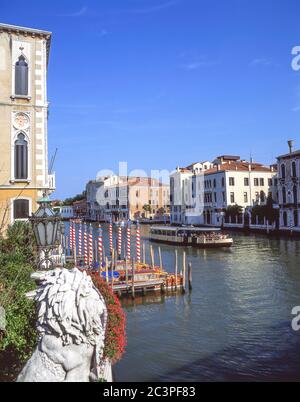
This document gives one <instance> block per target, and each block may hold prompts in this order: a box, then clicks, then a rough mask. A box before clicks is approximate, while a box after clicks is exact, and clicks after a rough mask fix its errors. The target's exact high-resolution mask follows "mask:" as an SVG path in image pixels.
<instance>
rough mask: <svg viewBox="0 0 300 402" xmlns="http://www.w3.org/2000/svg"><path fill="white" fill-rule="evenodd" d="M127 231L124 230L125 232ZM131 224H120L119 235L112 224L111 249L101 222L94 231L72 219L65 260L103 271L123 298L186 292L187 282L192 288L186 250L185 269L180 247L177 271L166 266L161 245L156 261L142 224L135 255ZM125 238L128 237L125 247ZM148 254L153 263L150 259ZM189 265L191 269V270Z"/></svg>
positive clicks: (96, 271)
mask: <svg viewBox="0 0 300 402" xmlns="http://www.w3.org/2000/svg"><path fill="white" fill-rule="evenodd" d="M123 232H124V233H123ZM132 236H133V235H132V231H131V225H130V224H128V225H127V227H125V228H123V227H121V226H119V227H118V228H117V231H116V236H115V238H114V236H113V227H112V224H110V225H109V228H108V239H107V240H108V244H109V252H108V254H106V250H105V248H104V245H103V233H102V228H101V225H98V226H97V229H96V230H93V228H92V226H91V225H90V224H89V225H87V224H86V223H85V222H81V221H78V220H76V221H71V222H70V230H69V236H64V239H63V240H64V241H63V242H62V244H64V245H65V247H64V253H65V255H66V256H65V259H64V262H65V264H66V265H67V266H76V267H79V268H82V269H86V270H90V271H91V272H93V273H95V274H99V275H100V276H101V277H102V278H103V280H105V281H106V282H107V284H108V286H110V287H111V289H112V290H113V292H114V293H115V294H117V295H118V296H119V297H122V296H125V295H130V296H131V297H132V298H135V295H136V294H146V293H149V292H160V293H165V292H174V293H175V292H176V293H177V292H181V293H185V290H186V281H188V289H189V290H190V291H191V290H192V285H191V264H190V263H189V264H187V261H186V253H184V254H183V258H182V268H181V270H180V272H179V259H178V251H177V249H176V250H175V252H174V269H173V272H172V273H170V272H167V271H166V270H165V269H164V263H163V254H162V251H161V248H160V247H158V264H156V261H155V253H154V248H153V246H152V245H149V249H148V250H147V249H146V243H145V242H143V243H142V242H141V233H140V227H139V224H137V228H136V231H135V255H134V256H133V255H132V254H133V253H132V249H133V247H132V244H131V238H132ZM123 237H125V238H126V241H125V242H124V244H125V245H124V247H122V243H123ZM146 254H148V255H149V258H150V263H147V262H146ZM187 267H188V272H187Z"/></svg>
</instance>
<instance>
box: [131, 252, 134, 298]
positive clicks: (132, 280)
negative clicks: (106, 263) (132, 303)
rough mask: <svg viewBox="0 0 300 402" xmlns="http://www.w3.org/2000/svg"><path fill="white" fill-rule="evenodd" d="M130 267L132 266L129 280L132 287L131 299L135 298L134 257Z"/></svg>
mask: <svg viewBox="0 0 300 402" xmlns="http://www.w3.org/2000/svg"><path fill="white" fill-rule="evenodd" d="M131 267H132V274H131V275H132V278H131V282H132V285H131V286H132V287H131V296H132V298H133V299H135V289H134V274H135V266H134V259H132V264H131Z"/></svg>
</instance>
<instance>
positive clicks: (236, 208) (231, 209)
mask: <svg viewBox="0 0 300 402" xmlns="http://www.w3.org/2000/svg"><path fill="white" fill-rule="evenodd" d="M242 212H243V208H242V207H241V206H240V205H237V204H235V205H229V206H228V207H227V209H226V212H225V215H226V218H229V217H231V218H235V217H236V216H239V215H240V214H241V213H242Z"/></svg>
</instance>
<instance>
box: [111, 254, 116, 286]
mask: <svg viewBox="0 0 300 402" xmlns="http://www.w3.org/2000/svg"><path fill="white" fill-rule="evenodd" d="M114 265H115V250H114V249H113V251H112V257H111V290H112V291H113V290H114Z"/></svg>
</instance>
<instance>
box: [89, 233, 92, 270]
mask: <svg viewBox="0 0 300 402" xmlns="http://www.w3.org/2000/svg"><path fill="white" fill-rule="evenodd" d="M92 264H93V226H92V225H90V233H89V266H90V267H91V266H92Z"/></svg>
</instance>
